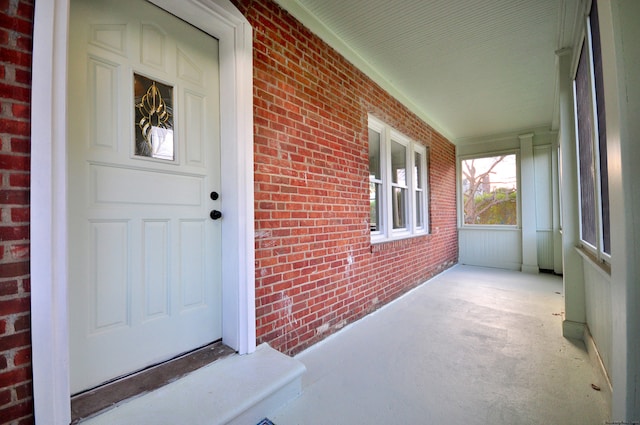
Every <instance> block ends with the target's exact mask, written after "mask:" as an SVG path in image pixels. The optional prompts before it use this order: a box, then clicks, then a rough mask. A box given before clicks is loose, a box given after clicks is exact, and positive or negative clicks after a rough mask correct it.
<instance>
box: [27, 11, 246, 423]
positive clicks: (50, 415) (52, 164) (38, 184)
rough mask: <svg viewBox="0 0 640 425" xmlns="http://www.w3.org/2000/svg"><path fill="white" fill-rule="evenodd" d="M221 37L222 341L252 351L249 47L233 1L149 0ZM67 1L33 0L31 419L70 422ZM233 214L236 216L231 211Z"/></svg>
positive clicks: (241, 19)
mask: <svg viewBox="0 0 640 425" xmlns="http://www.w3.org/2000/svg"><path fill="white" fill-rule="evenodd" d="M151 2H152V3H154V4H156V5H158V6H160V7H162V8H163V9H165V10H167V11H168V12H170V13H172V14H174V15H176V16H178V17H179V18H181V19H183V20H185V21H187V22H189V23H190V24H192V25H194V26H196V27H198V28H200V29H202V30H203V31H205V32H207V33H209V34H210V35H212V36H214V37H216V38H217V39H218V40H219V46H220V58H221V60H220V99H221V107H220V112H221V116H220V123H221V139H220V140H221V158H222V167H221V175H222V187H223V188H225V204H226V205H227V208H230V209H232V210H233V211H234V214H228V215H226V216H225V223H224V225H223V230H222V238H223V240H224V241H225V244H226V245H225V249H224V258H223V260H222V264H223V269H222V292H223V299H222V321H223V328H222V338H223V342H224V343H225V344H227V345H229V346H230V347H232V348H234V349H235V350H237V351H238V352H239V353H240V354H246V353H251V352H253V351H254V350H255V340H256V338H255V279H254V271H255V264H254V240H255V239H254V226H253V214H254V204H253V60H252V58H253V44H252V30H251V26H250V25H249V23H248V21H247V20H246V19H245V18H244V17H243V16H242V14H241V13H240V12H239V11H238V10H237V9H236V8H235V7H234V6H233V5H232V4H231V2H230V1H229V0H183V1H180V2H177V1H175V0H151ZM68 12H69V0H38V1H37V2H36V5H35V18H34V36H33V46H34V47H33V70H32V71H33V72H32V77H33V80H32V81H33V83H32V84H33V85H32V104H31V105H32V118H31V123H32V124H31V321H32V325H31V332H32V350H33V357H32V359H33V395H34V410H35V417H36V421H37V422H40V421H44V422H47V423H55V424H66V423H69V422H70V391H69V331H68V326H67V321H68V302H67V267H68V263H69V258H68V254H67V251H68V249H67V247H68V246H67V244H68V240H67V218H66V217H67V194H66V182H67V159H66V143H67V137H66V122H67V108H66V96H67V57H68V46H67V37H68V26H69V22H68ZM236 212H237V213H236Z"/></svg>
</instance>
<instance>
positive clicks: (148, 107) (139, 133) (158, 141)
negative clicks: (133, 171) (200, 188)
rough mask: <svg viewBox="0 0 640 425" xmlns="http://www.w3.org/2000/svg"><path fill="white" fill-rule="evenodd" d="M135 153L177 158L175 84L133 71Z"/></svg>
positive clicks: (161, 157) (167, 158) (153, 156)
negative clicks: (174, 125)
mask: <svg viewBox="0 0 640 425" xmlns="http://www.w3.org/2000/svg"><path fill="white" fill-rule="evenodd" d="M133 90H134V93H133V94H134V100H135V131H136V138H135V154H136V155H138V156H147V157H152V158H159V159H166V160H169V161H173V159H174V152H173V151H174V142H173V87H171V86H167V85H166V84H162V83H160V82H158V81H154V80H151V79H149V78H146V77H143V76H142V75H138V74H133Z"/></svg>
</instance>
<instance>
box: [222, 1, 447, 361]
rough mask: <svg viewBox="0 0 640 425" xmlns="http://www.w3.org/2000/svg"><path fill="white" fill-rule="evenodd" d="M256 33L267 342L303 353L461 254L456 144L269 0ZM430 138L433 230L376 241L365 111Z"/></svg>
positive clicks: (262, 321)
mask: <svg viewBox="0 0 640 425" xmlns="http://www.w3.org/2000/svg"><path fill="white" fill-rule="evenodd" d="M234 1H235V3H236V6H237V7H238V9H239V10H240V11H241V12H242V13H243V14H244V15H245V16H246V17H247V19H248V20H249V21H250V23H251V25H252V26H253V30H254V99H255V100H254V118H255V126H254V127H255V148H254V153H255V207H256V211H255V218H256V222H255V226H256V245H255V246H256V307H257V311H256V316H257V317H256V320H257V336H258V343H260V342H263V341H266V342H269V343H270V344H271V345H272V346H273V347H275V348H276V349H278V350H281V351H283V352H286V353H289V354H295V353H297V352H299V351H301V350H302V349H304V348H305V347H308V346H309V345H311V344H313V343H315V342H317V341H319V340H321V339H323V338H325V337H326V336H328V335H329V334H331V333H332V332H335V331H336V330H338V329H340V328H341V327H342V326H344V325H345V324H347V323H350V322H352V321H354V320H356V319H358V318H361V317H362V316H364V315H366V314H367V313H369V312H371V311H373V310H375V309H376V308H378V307H379V306H381V305H382V304H384V303H387V302H389V301H391V300H392V299H394V298H396V297H397V296H399V295H400V294H402V293H404V292H406V291H407V290H409V289H410V288H412V287H415V286H416V285H417V284H419V283H421V282H423V281H424V280H426V279H427V278H429V277H430V276H433V275H434V274H436V273H438V272H440V271H442V270H443V269H444V268H446V267H449V266H450V265H452V264H453V263H455V262H456V261H457V251H458V249H457V233H456V208H455V148H454V146H453V145H452V144H451V143H449V142H448V141H447V140H445V139H444V138H443V137H442V136H441V135H440V134H438V133H437V132H435V131H434V130H433V129H432V128H430V127H429V126H428V125H426V124H425V123H424V122H423V121H421V120H420V119H419V118H418V117H416V116H415V115H414V114H412V113H411V112H409V111H408V110H407V108H405V107H404V106H403V105H402V104H400V103H399V102H398V101H396V100H395V99H394V98H392V97H391V96H390V95H389V94H388V93H386V92H385V91H384V90H382V89H381V88H380V87H379V86H378V85H376V84H375V83H373V82H372V81H371V80H370V79H368V78H367V77H366V76H365V75H364V74H363V73H362V72H360V71H359V70H358V69H356V68H355V67H354V66H353V65H351V64H350V63H349V62H348V61H347V60H345V59H344V58H343V57H341V56H340V55H339V54H338V53H337V52H335V51H334V50H333V49H331V48H330V47H328V46H327V45H326V44H324V43H323V42H322V41H321V40H320V39H319V38H318V37H316V36H314V35H313V34H312V33H311V32H310V31H308V30H307V29H306V28H305V27H303V26H302V25H301V24H300V23H298V22H297V21H296V20H295V19H294V18H292V17H291V16H290V15H289V14H288V13H287V12H285V11H283V10H281V9H280V8H279V7H278V6H277V5H276V4H275V3H274V2H272V1H271V0H253V1H252V0H234ZM368 112H370V113H372V114H373V115H375V116H376V117H378V118H379V119H381V120H383V121H385V122H386V123H388V124H389V125H391V126H393V127H394V128H395V129H397V130H399V131H401V132H402V133H404V134H405V135H407V136H408V137H410V138H412V139H414V140H415V141H418V142H421V143H423V144H425V145H426V146H428V147H429V155H430V156H429V182H430V184H429V186H430V197H429V200H430V224H431V234H430V235H428V236H422V237H418V238H412V239H407V240H404V241H399V242H392V243H386V244H381V245H374V246H372V245H371V243H370V234H369V225H368V219H369V188H368V175H369V173H368V144H367V143H368V142H367V137H368V136H367V113H368Z"/></svg>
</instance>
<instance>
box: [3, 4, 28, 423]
mask: <svg viewBox="0 0 640 425" xmlns="http://www.w3.org/2000/svg"><path fill="white" fill-rule="evenodd" d="M32 30H33V1H28V0H0V105H1V107H0V141H1V146H0V173H1V176H2V178H1V180H0V211H1V213H0V220H1V222H0V423H3V424H4V423H10V424H27V423H32V422H33V417H32V412H33V401H32V396H31V392H32V391H31V334H30V331H29V330H30V325H31V324H30V315H29V310H30V297H29V293H30V281H29V149H30V148H29V146H30V140H29V136H30V126H31V123H30V115H31V109H30V105H29V102H30V98H31V35H32Z"/></svg>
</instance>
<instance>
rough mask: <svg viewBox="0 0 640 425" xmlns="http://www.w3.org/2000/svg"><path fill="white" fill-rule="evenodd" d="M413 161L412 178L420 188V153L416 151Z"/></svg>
mask: <svg viewBox="0 0 640 425" xmlns="http://www.w3.org/2000/svg"><path fill="white" fill-rule="evenodd" d="M413 161H414V163H413V178H414V181H415V182H416V187H417V188H419V189H422V185H423V183H422V155H421V154H420V153H419V152H416V153H415V156H414V158H413Z"/></svg>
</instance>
